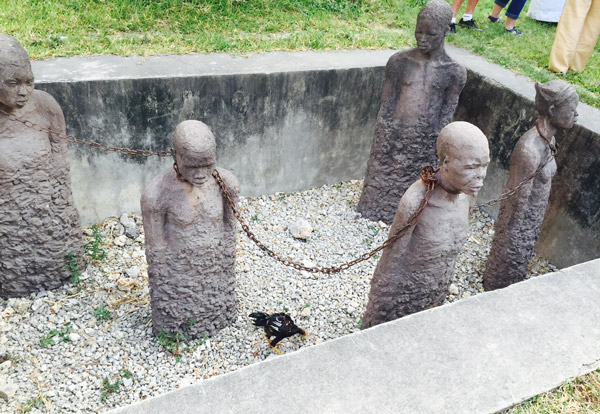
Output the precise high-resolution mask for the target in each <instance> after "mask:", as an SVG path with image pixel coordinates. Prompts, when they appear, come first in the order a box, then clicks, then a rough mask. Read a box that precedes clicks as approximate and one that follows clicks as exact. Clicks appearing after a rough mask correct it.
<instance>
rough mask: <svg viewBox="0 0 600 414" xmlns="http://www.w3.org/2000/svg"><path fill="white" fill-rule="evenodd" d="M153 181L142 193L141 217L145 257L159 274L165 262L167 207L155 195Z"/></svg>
mask: <svg viewBox="0 0 600 414" xmlns="http://www.w3.org/2000/svg"><path fill="white" fill-rule="evenodd" d="M156 195H157V193H156V192H155V186H154V183H152V184H150V187H149V188H148V189H146V191H144V194H143V195H142V200H141V205H142V217H143V223H144V235H145V239H146V258H147V260H148V264H149V265H150V266H151V267H152V268H153V270H155V271H157V272H158V273H159V274H162V273H163V267H164V266H165V263H166V250H167V239H166V233H165V224H166V217H167V209H166V207H165V206H163V204H162V203H161V202H160V200H161V198H162V197H157V196H156Z"/></svg>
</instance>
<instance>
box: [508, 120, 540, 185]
mask: <svg viewBox="0 0 600 414" xmlns="http://www.w3.org/2000/svg"><path fill="white" fill-rule="evenodd" d="M527 133H529V132H527ZM521 140H523V137H522V138H521ZM519 144H521V143H519V142H517V145H515V148H514V149H513V153H512V156H511V159H510V169H509V173H508V175H509V177H508V181H507V188H506V190H512V189H513V188H515V187H516V186H517V185H519V184H520V183H521V182H522V181H523V180H529V179H530V178H531V177H532V176H533V175H534V174H535V172H536V170H537V169H538V168H539V167H540V166H541V165H542V163H543V162H544V160H543V159H542V157H541V156H540V153H539V152H538V151H536V149H535V148H533V146H532V145H529V144H530V143H522V145H519ZM531 185H532V181H529V182H527V183H525V184H524V185H523V186H522V187H521V189H520V190H519V193H520V194H529V192H531Z"/></svg>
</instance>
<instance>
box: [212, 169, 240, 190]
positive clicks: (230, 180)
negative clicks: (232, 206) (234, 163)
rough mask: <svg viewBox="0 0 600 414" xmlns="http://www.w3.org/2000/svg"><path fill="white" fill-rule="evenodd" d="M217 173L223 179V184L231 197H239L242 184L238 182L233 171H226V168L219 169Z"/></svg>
mask: <svg viewBox="0 0 600 414" xmlns="http://www.w3.org/2000/svg"><path fill="white" fill-rule="evenodd" d="M217 172H218V173H219V175H220V176H221V178H222V179H223V182H224V183H225V186H226V187H227V190H229V192H230V193H231V195H233V196H237V195H238V194H239V193H240V182H239V181H238V179H237V177H236V176H235V175H233V173H232V172H231V171H229V170H226V169H225V168H221V167H217Z"/></svg>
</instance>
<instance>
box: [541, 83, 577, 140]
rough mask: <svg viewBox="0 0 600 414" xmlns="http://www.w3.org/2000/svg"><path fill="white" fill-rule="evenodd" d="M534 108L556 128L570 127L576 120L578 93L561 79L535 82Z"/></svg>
mask: <svg viewBox="0 0 600 414" xmlns="http://www.w3.org/2000/svg"><path fill="white" fill-rule="evenodd" d="M535 92H536V94H535V109H536V110H537V111H538V112H539V114H540V116H542V117H547V118H548V119H549V121H550V123H551V124H552V125H554V126H555V127H557V128H571V127H572V126H573V124H575V121H577V115H578V114H577V105H578V104H579V95H577V92H576V91H575V88H573V87H572V86H571V85H569V84H568V83H567V82H564V81H561V80H552V81H550V82H546V83H536V84H535Z"/></svg>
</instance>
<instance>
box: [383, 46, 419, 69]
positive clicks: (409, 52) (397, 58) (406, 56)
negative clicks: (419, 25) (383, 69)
mask: <svg viewBox="0 0 600 414" xmlns="http://www.w3.org/2000/svg"><path fill="white" fill-rule="evenodd" d="M416 53H417V49H415V48H414V47H413V48H410V49H404V50H400V51H399V52H396V53H394V54H393V55H392V56H390V58H389V59H388V63H387V66H393V65H398V64H400V63H402V62H404V61H406V60H409V61H413V60H415V56H416Z"/></svg>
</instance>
